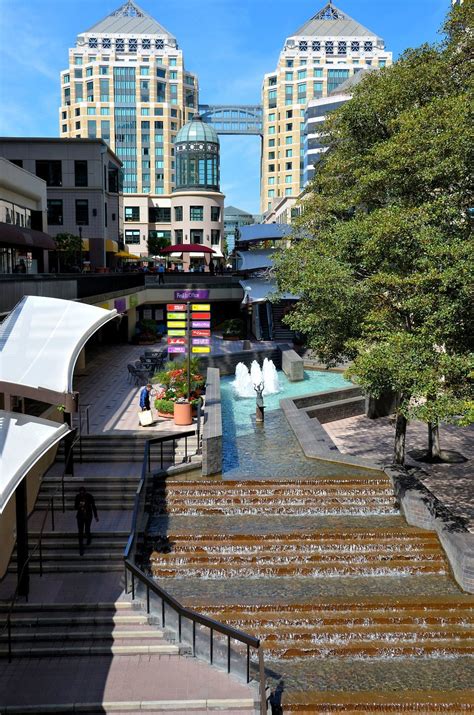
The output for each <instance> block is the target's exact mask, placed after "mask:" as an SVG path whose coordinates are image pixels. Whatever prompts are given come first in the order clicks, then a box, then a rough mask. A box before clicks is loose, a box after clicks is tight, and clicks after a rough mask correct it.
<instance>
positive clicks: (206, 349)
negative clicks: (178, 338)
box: [191, 347, 211, 353]
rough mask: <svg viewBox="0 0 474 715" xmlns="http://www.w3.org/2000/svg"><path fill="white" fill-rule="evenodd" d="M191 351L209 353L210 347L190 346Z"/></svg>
mask: <svg viewBox="0 0 474 715" xmlns="http://www.w3.org/2000/svg"><path fill="white" fill-rule="evenodd" d="M191 352H193V353H210V352H211V348H210V347H209V348H204V347H199V348H191Z"/></svg>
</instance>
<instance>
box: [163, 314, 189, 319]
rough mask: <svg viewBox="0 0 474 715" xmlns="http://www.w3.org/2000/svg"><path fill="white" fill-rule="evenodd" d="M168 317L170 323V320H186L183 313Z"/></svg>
mask: <svg viewBox="0 0 474 715" xmlns="http://www.w3.org/2000/svg"><path fill="white" fill-rule="evenodd" d="M166 317H167V319H168V321H170V320H184V318H185V317H186V316H185V315H183V314H182V313H168V315H167V316H166Z"/></svg>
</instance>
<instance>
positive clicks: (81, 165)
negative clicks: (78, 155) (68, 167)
mask: <svg viewBox="0 0 474 715" xmlns="http://www.w3.org/2000/svg"><path fill="white" fill-rule="evenodd" d="M74 184H75V186H87V161H85V160H84V159H79V160H77V161H75V162H74Z"/></svg>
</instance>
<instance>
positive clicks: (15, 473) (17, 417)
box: [0, 410, 70, 514]
mask: <svg viewBox="0 0 474 715" xmlns="http://www.w3.org/2000/svg"><path fill="white" fill-rule="evenodd" d="M69 431H70V429H69V427H68V426H67V425H66V424H61V423H59V422H51V421H50V420H43V419H41V418H40V417H32V416H31V415H21V414H18V413H16V412H6V411H5V410H0V514H1V513H2V512H3V510H4V508H5V506H6V505H7V503H8V501H9V499H10V498H11V496H12V495H13V493H14V491H15V489H16V488H17V486H18V484H19V483H20V482H21V480H22V479H24V477H25V476H26V475H27V474H28V472H29V471H30V469H31V468H32V467H33V466H34V465H35V464H36V462H37V461H38V460H39V459H41V457H42V456H43V455H44V454H46V452H47V451H48V450H49V449H51V447H53V446H54V445H55V444H56V443H57V442H59V440H61V439H62V438H63V437H64V436H65V435H66V434H67V433H68V432H69Z"/></svg>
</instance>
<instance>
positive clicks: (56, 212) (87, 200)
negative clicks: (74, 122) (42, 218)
mask: <svg viewBox="0 0 474 715" xmlns="http://www.w3.org/2000/svg"><path fill="white" fill-rule="evenodd" d="M0 156H4V157H5V158H6V159H9V160H10V161H12V162H14V163H15V164H18V165H20V166H22V167H23V169H26V170H27V171H28V172H31V173H32V174H36V176H37V177H40V179H43V181H44V182H45V186H46V193H47V198H46V202H47V223H48V233H49V235H50V236H52V237H53V238H54V236H57V235H58V233H72V234H74V235H76V236H78V235H82V238H83V259H84V260H85V261H87V262H89V261H90V264H91V268H92V269H96V268H103V267H105V266H111V265H113V263H114V254H115V253H116V252H117V251H118V249H119V245H120V244H121V241H122V213H123V208H122V197H121V194H120V171H121V162H120V160H119V159H118V157H117V156H115V154H114V153H113V152H112V151H111V150H110V149H109V147H108V146H107V145H106V144H105V143H104V142H103V141H102V140H101V139H54V138H49V137H47V138H30V137H24V138H17V137H8V138H5V137H3V138H0ZM87 265H88V263H86V267H87Z"/></svg>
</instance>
